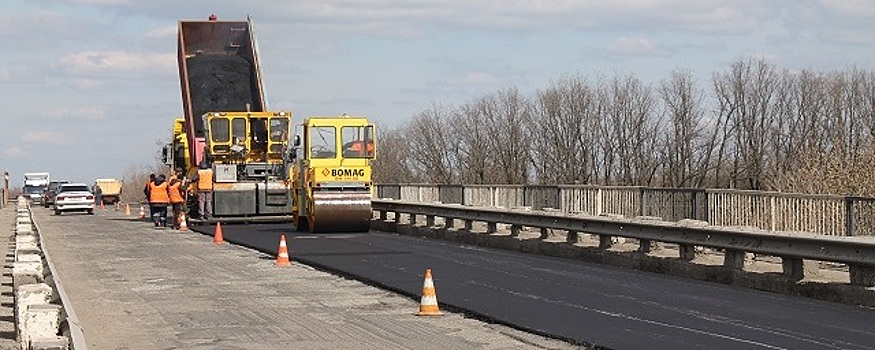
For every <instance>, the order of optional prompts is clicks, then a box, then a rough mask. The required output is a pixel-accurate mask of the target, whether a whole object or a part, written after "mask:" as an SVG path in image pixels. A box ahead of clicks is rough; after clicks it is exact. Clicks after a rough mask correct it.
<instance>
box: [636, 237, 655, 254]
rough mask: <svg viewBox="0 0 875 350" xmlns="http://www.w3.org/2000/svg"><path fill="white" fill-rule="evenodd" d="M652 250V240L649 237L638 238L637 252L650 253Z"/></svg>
mask: <svg viewBox="0 0 875 350" xmlns="http://www.w3.org/2000/svg"><path fill="white" fill-rule="evenodd" d="M651 250H653V242H651V241H650V240H649V239H640V240H638V252H639V253H641V254H647V253H650V251H651Z"/></svg>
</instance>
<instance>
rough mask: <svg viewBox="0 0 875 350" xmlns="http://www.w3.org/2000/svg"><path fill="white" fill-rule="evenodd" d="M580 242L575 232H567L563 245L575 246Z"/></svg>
mask: <svg viewBox="0 0 875 350" xmlns="http://www.w3.org/2000/svg"><path fill="white" fill-rule="evenodd" d="M579 241H580V235H579V234H578V233H577V231H568V234H567V235H566V236H565V243H568V244H577V242H579Z"/></svg>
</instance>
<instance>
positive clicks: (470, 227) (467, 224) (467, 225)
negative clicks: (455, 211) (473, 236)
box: [465, 220, 474, 232]
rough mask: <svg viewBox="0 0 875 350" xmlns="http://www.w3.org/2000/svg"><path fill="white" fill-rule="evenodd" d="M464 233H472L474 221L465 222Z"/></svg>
mask: <svg viewBox="0 0 875 350" xmlns="http://www.w3.org/2000/svg"><path fill="white" fill-rule="evenodd" d="M465 231H468V232H471V231H474V220H465Z"/></svg>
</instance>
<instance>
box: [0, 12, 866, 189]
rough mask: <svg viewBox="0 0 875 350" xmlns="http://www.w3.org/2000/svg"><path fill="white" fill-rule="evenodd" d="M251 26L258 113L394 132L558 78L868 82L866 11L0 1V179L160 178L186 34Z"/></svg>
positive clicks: (176, 106) (177, 107)
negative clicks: (147, 168) (837, 77)
mask: <svg viewBox="0 0 875 350" xmlns="http://www.w3.org/2000/svg"><path fill="white" fill-rule="evenodd" d="M211 13H215V14H217V15H218V16H219V18H220V19H234V20H239V19H245V18H246V16H251V17H252V19H253V22H254V24H255V30H256V33H257V40H258V44H259V49H260V58H261V63H262V73H263V80H264V86H265V91H266V94H267V98H268V106H269V107H270V108H271V109H273V110H291V111H292V112H293V113H294V114H295V116H296V117H299V118H302V117H306V116H310V115H334V114H341V113H348V114H351V115H366V116H368V117H370V118H371V119H372V120H374V121H375V122H376V123H377V125H378V126H379V127H382V128H387V127H395V126H399V125H402V124H404V123H405V121H406V120H408V119H409V118H410V117H411V116H413V115H415V114H417V113H419V112H421V111H423V110H424V109H427V108H429V107H430V106H432V105H433V104H437V105H443V106H454V105H459V104H462V103H465V102H468V101H471V100H473V99H476V98H478V97H480V96H483V95H484V94H490V93H493V92H496V91H498V90H501V89H504V88H508V87H517V88H519V89H520V90H521V91H523V92H525V93H527V94H528V93H532V92H534V91H536V90H538V89H543V88H545V87H546V86H547V85H549V84H550V82H552V81H555V80H556V79H558V78H560V77H561V76H563V75H569V74H579V75H581V76H584V77H587V78H591V79H598V77H600V76H611V75H613V74H634V75H635V76H637V77H639V78H641V79H642V80H643V81H645V82H647V83H654V84H655V83H658V82H659V80H661V79H663V78H666V77H667V76H668V74H669V72H671V71H672V70H674V69H685V70H689V71H691V72H693V73H694V75H695V76H696V77H697V78H698V80H699V83H700V84H701V85H702V86H703V87H705V88H707V87H708V84H709V79H710V77H711V74H713V73H714V72H717V71H721V70H724V69H726V68H727V67H728V65H729V64H730V63H731V62H733V61H736V60H738V59H745V58H750V57H754V58H765V59H767V60H770V61H772V62H774V63H776V64H777V65H779V66H781V67H784V68H788V69H815V70H833V69H845V68H848V67H851V66H857V67H860V68H863V69H867V70H872V69H875V59H873V58H875V45H873V44H875V35H872V33H875V1H871V0H776V1H762V0H674V1H660V0H616V1H598V0H577V1H564V0H555V1H536V0H528V1H527V0H504V1H488V0H466V1H457V0H449V1H432V0H418V1H390V0H360V1H356V0H344V1H331V0H321V1H287V0H265V1H225V0H218V1H177V0H153V1H141V0H3V1H2V4H0V40H2V42H3V44H4V47H5V48H4V50H3V51H2V52H3V53H2V54H0V102H2V104H3V106H4V108H5V111H4V113H3V114H2V116H0V121H2V127H3V129H2V130H3V135H4V137H3V138H0V170H2V171H9V172H10V177H11V180H10V182H11V185H12V186H20V185H21V183H22V179H21V178H22V174H23V173H24V172H27V171H50V172H52V174H53V177H54V178H56V179H66V180H70V181H77V182H78V181H81V182H92V181H93V180H94V179H95V178H101V177H117V178H121V177H122V175H123V173H124V172H125V170H126V169H128V168H130V167H132V166H134V165H137V164H151V163H154V162H155V160H156V157H157V153H158V150H159V147H160V146H159V144H161V143H163V142H166V141H167V140H169V135H170V126H171V122H172V120H173V119H174V118H176V117H177V116H180V115H181V113H182V103H181V100H180V91H179V79H178V73H177V68H176V28H177V21H178V20H180V19H205V18H206V17H207V16H209V14H211Z"/></svg>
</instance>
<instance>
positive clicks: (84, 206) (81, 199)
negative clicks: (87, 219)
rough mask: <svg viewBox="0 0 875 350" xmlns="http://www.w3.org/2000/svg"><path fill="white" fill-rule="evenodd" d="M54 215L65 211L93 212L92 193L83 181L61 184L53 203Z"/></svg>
mask: <svg viewBox="0 0 875 350" xmlns="http://www.w3.org/2000/svg"><path fill="white" fill-rule="evenodd" d="M53 208H54V210H55V215H61V213H63V212H65V211H84V212H87V213H88V214H92V215H93V214H94V194H93V193H91V191H89V190H88V185H86V184H83V183H72V184H62V185H61V186H59V187H58V192H57V195H56V196H55V203H54V207H53Z"/></svg>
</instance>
